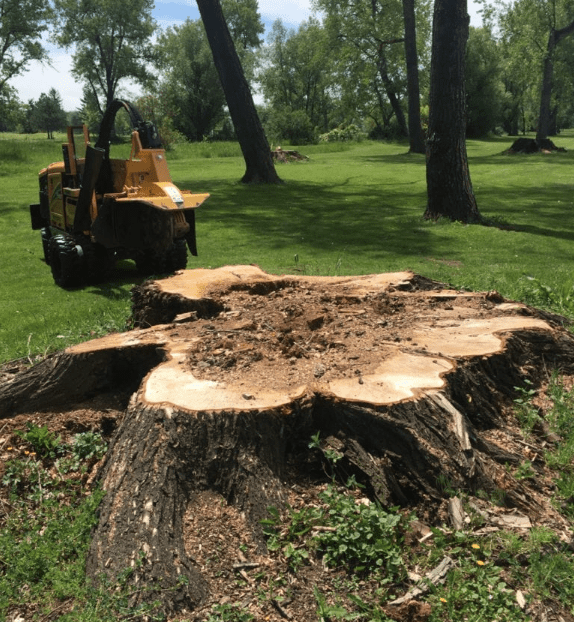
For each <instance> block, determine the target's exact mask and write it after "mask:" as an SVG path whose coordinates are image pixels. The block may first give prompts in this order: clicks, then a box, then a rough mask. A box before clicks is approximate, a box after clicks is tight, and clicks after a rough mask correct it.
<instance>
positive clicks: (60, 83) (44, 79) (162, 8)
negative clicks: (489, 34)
mask: <svg viewBox="0 0 574 622" xmlns="http://www.w3.org/2000/svg"><path fill="white" fill-rule="evenodd" d="M468 6H469V13H470V18H471V24H472V25H473V26H480V24H481V21H480V16H479V15H478V13H477V9H478V5H475V4H474V2H473V0H469V1H468ZM259 12H260V13H261V18H262V20H263V23H264V24H265V27H266V31H267V32H269V31H270V30H271V25H272V24H273V22H274V21H275V20H277V19H281V20H282V21H283V23H284V24H285V25H286V26H287V27H289V28H297V26H299V24H300V23H301V22H303V21H305V20H306V19H308V18H309V17H310V15H311V0H259ZM153 17H154V18H155V20H156V21H157V22H158V24H159V25H160V26H161V27H163V28H165V27H167V26H172V25H175V24H179V23H182V22H184V21H185V20H186V19H187V18H190V19H199V11H198V9H197V4H196V3H195V0H156V4H155V9H154V11H153ZM44 45H45V47H46V48H47V49H48V51H49V54H50V57H51V66H50V67H48V66H46V65H41V64H40V63H37V62H34V63H31V64H30V66H29V71H27V72H26V73H25V74H23V75H21V76H19V77H17V78H13V79H12V80H10V85H11V86H13V87H14V88H15V89H16V90H17V91H18V94H19V97H20V100H21V101H24V102H27V101H28V100H30V99H38V97H39V96H40V95H41V94H42V93H47V92H48V91H49V90H50V89H51V88H52V87H53V88H55V89H56V90H57V91H58V92H59V93H60V96H61V98H62V103H63V107H64V109H65V110H67V111H68V112H71V111H73V110H77V109H78V108H79V107H80V100H81V97H82V85H81V83H79V82H78V81H76V80H75V78H74V77H73V76H72V75H71V72H70V67H71V60H70V54H71V51H70V52H66V51H64V50H61V49H58V48H56V47H54V46H53V45H52V44H50V42H49V40H48V34H47V33H46V35H45V39H44ZM138 95H139V91H138V88H137V87H136V86H134V85H132V86H131V87H130V86H127V87H124V90H123V91H122V96H123V97H125V98H126V99H129V98H130V97H133V98H135V97H137V96H138Z"/></svg>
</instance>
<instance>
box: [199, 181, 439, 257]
mask: <svg viewBox="0 0 574 622" xmlns="http://www.w3.org/2000/svg"><path fill="white" fill-rule="evenodd" d="M195 183H196V184H197V185H198V186H200V187H201V181H197V180H196V182H195ZM204 185H205V186H206V187H207V183H205V184H204ZM357 188H358V187H357V184H356V183H355V182H354V181H352V180H349V179H345V180H338V181H337V183H336V184H332V185H324V184H319V183H310V182H303V181H289V182H287V183H286V184H284V185H281V186H241V185H239V184H238V185H227V186H220V187H218V188H214V189H212V197H211V199H210V201H209V204H206V206H205V209H202V211H201V212H200V213H199V212H198V227H199V230H200V229H201V222H206V223H209V225H210V226H214V227H220V228H221V229H223V230H224V229H226V228H228V229H231V230H236V231H239V232H241V233H242V234H243V235H246V236H250V237H252V238H253V239H254V240H257V243H258V244H259V245H260V246H261V247H265V248H267V249H275V250H278V249H282V248H287V247H294V246H308V247H313V249H314V250H319V251H333V250H336V249H341V250H342V249H345V250H346V251H347V252H351V253H352V252H354V251H356V252H365V251H367V252H369V253H373V254H374V255H375V256H376V255H377V254H381V255H388V254H389V253H394V254H397V255H411V254H413V253H421V254H423V253H427V252H429V250H430V247H431V245H432V243H433V239H434V241H435V242H436V237H435V235H433V236H432V237H431V236H429V232H428V230H427V229H426V228H425V226H424V225H425V223H424V221H423V219H422V214H423V212H424V207H425V201H426V190H425V189H424V187H423V186H422V184H419V187H418V188H417V184H416V182H405V183H402V182H401V181H400V180H397V181H396V182H395V183H393V184H389V185H388V186H387V185H385V186H384V192H381V185H380V184H376V185H373V186H368V185H366V186H362V187H359V189H357ZM405 188H412V191H409V190H406V189H405ZM417 205H418V213H417V208H416V207H415V206H417ZM199 230H198V240H199V242H201V240H200V238H199Z"/></svg>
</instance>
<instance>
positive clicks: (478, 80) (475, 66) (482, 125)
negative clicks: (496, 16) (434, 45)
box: [465, 27, 505, 137]
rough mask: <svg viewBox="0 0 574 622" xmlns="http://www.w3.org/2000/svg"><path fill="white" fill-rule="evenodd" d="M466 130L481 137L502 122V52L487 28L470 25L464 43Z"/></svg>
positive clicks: (468, 133) (468, 134)
mask: <svg viewBox="0 0 574 622" xmlns="http://www.w3.org/2000/svg"><path fill="white" fill-rule="evenodd" d="M465 64H466V71H465V85H466V109H467V121H466V133H467V136H473V137H481V136H485V135H487V134H488V133H489V132H492V131H494V130H496V128H497V127H499V126H500V125H502V122H503V116H502V114H503V103H504V102H505V97H504V84H503V82H502V80H501V75H502V55H501V51H500V48H499V45H498V43H497V41H496V40H495V39H494V38H493V36H492V33H491V31H490V28H488V27H482V28H472V27H471V28H470V33H469V38H468V43H467V46H466V63H465Z"/></svg>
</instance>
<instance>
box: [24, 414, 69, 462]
mask: <svg viewBox="0 0 574 622" xmlns="http://www.w3.org/2000/svg"><path fill="white" fill-rule="evenodd" d="M26 428H27V429H26V431H25V432H24V431H22V430H16V431H15V432H14V433H15V434H16V435H17V436H20V437H21V438H22V439H24V440H25V441H26V442H28V443H29V444H30V445H31V446H32V448H33V449H34V451H36V452H37V453H38V455H39V456H40V457H41V458H55V457H56V452H57V450H58V449H59V448H60V446H61V444H62V439H61V438H60V437H59V436H58V437H56V435H55V434H54V433H53V432H50V431H49V430H48V426H45V425H43V426H42V427H39V426H37V425H35V424H34V423H30V422H29V421H27V422H26Z"/></svg>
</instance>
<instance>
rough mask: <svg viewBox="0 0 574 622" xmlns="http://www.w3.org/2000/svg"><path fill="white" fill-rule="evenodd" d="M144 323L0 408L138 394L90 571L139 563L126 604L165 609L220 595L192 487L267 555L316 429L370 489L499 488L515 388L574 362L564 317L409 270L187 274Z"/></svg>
mask: <svg viewBox="0 0 574 622" xmlns="http://www.w3.org/2000/svg"><path fill="white" fill-rule="evenodd" d="M133 319H134V321H135V323H136V325H137V326H138V328H137V329H135V330H133V331H131V332H129V333H125V334H112V335H109V336H107V337H104V338H102V339H98V340H94V341H91V342H88V343H85V344H81V345H77V346H74V347H71V348H68V349H67V350H65V351H64V352H63V353H61V354H60V355H57V356H55V357H53V358H50V359H48V360H47V361H45V362H44V363H42V364H40V365H39V366H37V367H35V368H33V369H32V370H30V371H29V372H26V373H25V374H22V375H21V376H20V377H19V378H18V379H17V381H12V382H10V383H9V384H8V385H7V386H4V387H0V395H1V396H2V397H1V398H0V416H4V417H6V416H10V415H11V414H13V413H16V412H26V411H27V409H29V408H34V409H38V407H39V404H42V403H43V404H44V405H48V404H53V403H60V402H61V401H62V396H66V395H68V396H69V395H70V393H72V394H73V395H74V397H75V399H79V397H80V394H81V393H82V392H83V393H84V395H85V396H88V395H91V394H93V393H94V392H98V391H99V392H102V391H110V392H113V391H118V390H119V389H122V390H124V392H125V391H127V390H130V391H131V390H133V395H132V396H131V399H130V400H129V405H128V406H127V409H126V415H125V417H124V420H123V422H122V424H121V426H120V427H119V429H118V431H117V432H116V435H115V437H114V440H113V442H112V444H111V446H110V449H109V451H108V453H107V455H106V458H105V460H104V463H103V465H102V468H101V472H100V475H99V479H100V481H101V484H102V486H103V487H104V489H105V490H106V492H107V494H106V497H105V499H104V501H103V503H102V506H101V508H100V518H99V525H98V527H97V529H96V531H95V533H94V538H93V543H92V547H91V551H90V554H89V559H88V566H87V569H88V572H89V574H90V575H91V576H93V577H94V579H95V580H97V579H98V577H101V575H102V574H104V575H107V576H109V577H110V578H112V579H113V578H115V577H117V576H118V575H119V574H121V573H122V572H125V570H126V569H129V570H130V573H131V574H130V578H129V580H130V581H132V582H133V583H134V585H136V586H139V587H141V588H142V589H139V590H137V591H136V592H135V593H134V602H137V601H138V600H156V599H158V600H159V601H160V602H161V608H162V609H163V611H164V612H166V613H174V612H178V611H182V610H184V609H185V610H190V609H193V608H194V607H196V606H198V604H199V603H201V602H202V600H204V599H205V597H206V594H207V593H208V590H209V585H208V584H207V582H206V581H205V579H204V577H203V576H202V572H201V568H200V567H199V566H198V564H197V563H196V562H195V560H194V558H193V552H192V551H189V550H187V549H186V546H185V521H184V517H185V516H188V517H189V514H190V512H191V513H193V512H194V511H195V510H194V508H195V507H196V506H194V500H195V499H196V498H197V496H198V495H201V494H202V493H203V492H205V491H211V492H216V493H218V494H220V495H222V496H223V497H224V498H225V499H226V500H227V502H228V503H229V504H234V505H235V506H236V507H237V508H238V509H239V510H240V511H241V512H243V513H244V515H245V518H246V520H247V521H248V523H249V525H250V526H251V530H252V537H253V540H254V542H256V543H257V544H258V545H259V546H260V547H261V548H264V540H263V536H262V531H261V527H260V523H259V521H260V520H261V519H262V518H263V517H265V516H266V509H267V507H268V506H270V505H275V506H277V505H280V504H281V503H282V502H283V501H284V499H285V491H286V487H287V486H288V484H289V482H293V480H296V479H297V478H298V477H303V478H304V477H309V476H310V473H309V469H310V468H311V467H312V466H313V464H314V462H313V460H314V459H313V458H312V456H311V457H310V456H309V454H310V450H309V449H308V443H309V439H310V437H311V435H313V434H315V433H317V432H319V433H320V436H321V439H323V442H324V443H327V444H328V445H329V447H330V448H331V449H332V450H335V451H337V452H338V453H339V455H340V456H341V460H340V461H339V463H338V464H339V465H340V466H341V468H344V469H345V471H346V472H347V473H348V474H350V473H353V474H355V476H356V477H357V479H358V480H359V481H361V482H362V483H364V484H365V486H366V491H367V492H368V494H369V495H370V496H371V497H373V498H376V499H378V500H379V501H380V502H381V503H382V504H383V505H385V506H389V505H397V504H398V505H402V506H419V507H421V506H424V507H425V508H426V511H427V512H432V508H433V507H437V506H438V504H440V502H441V501H442V500H443V498H444V496H445V492H444V487H445V485H444V482H448V483H449V485H450V486H451V487H454V488H456V489H459V490H466V491H469V492H470V493H473V492H476V491H477V490H485V491H492V490H494V489H499V488H500V487H501V481H503V480H504V478H505V477H506V475H505V473H506V471H505V468H504V465H505V464H506V463H510V464H516V463H518V462H521V461H522V457H521V456H520V455H518V454H516V453H512V452H511V451H510V450H509V449H508V448H507V447H505V446H504V445H503V444H502V443H500V442H499V443H497V440H496V435H493V432H494V431H496V430H497V429H500V428H503V427H504V426H505V425H507V423H508V417H509V414H508V412H509V411H508V406H509V405H511V404H512V399H513V398H514V397H515V396H516V390H515V387H517V386H523V385H524V381H525V379H529V380H530V381H531V382H533V383H534V384H536V383H538V382H539V381H541V380H542V379H543V375H544V373H546V370H549V369H552V368H559V369H561V370H562V371H564V372H566V373H570V372H572V371H573V368H574V339H573V337H572V336H571V335H570V333H569V332H567V331H566V330H564V329H563V327H562V326H561V325H560V318H556V317H553V316H550V315H549V314H545V313H542V312H539V311H536V310H535V309H532V308H529V307H527V306H525V305H522V304H518V303H514V302H511V301H507V300H504V299H503V298H502V297H501V296H500V295H499V294H498V293H496V292H488V293H486V292H479V293H475V292H459V291H453V290H451V289H448V288H446V287H445V286H443V285H442V284H440V283H436V282H433V281H430V280H428V279H424V278H422V277H419V276H416V275H414V274H412V273H410V272H400V273H393V274H378V275H368V276H354V277H307V276H273V275H269V274H266V273H264V272H263V271H261V270H260V269H259V268H257V267H254V266H228V267H224V268H220V269H217V270H202V269H199V270H190V271H184V272H180V273H178V274H176V275H175V276H173V277H171V278H168V279H166V280H163V281H152V282H147V283H145V284H144V285H142V286H140V287H137V288H135V289H134V292H133ZM542 370H544V372H543V371H542ZM515 484H516V485H514V486H513V487H512V489H511V490H510V489H509V490H508V491H507V493H508V494H507V503H508V504H509V505H511V506H513V507H517V508H520V509H521V510H523V511H526V512H528V513H529V514H530V515H533V514H536V512H542V511H547V508H544V509H543V508H540V507H538V506H537V503H536V500H535V499H534V498H533V497H532V496H531V495H529V492H528V489H527V486H528V485H529V483H528V481H526V480H525V481H524V482H518V483H516V482H515ZM132 604H133V603H132Z"/></svg>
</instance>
